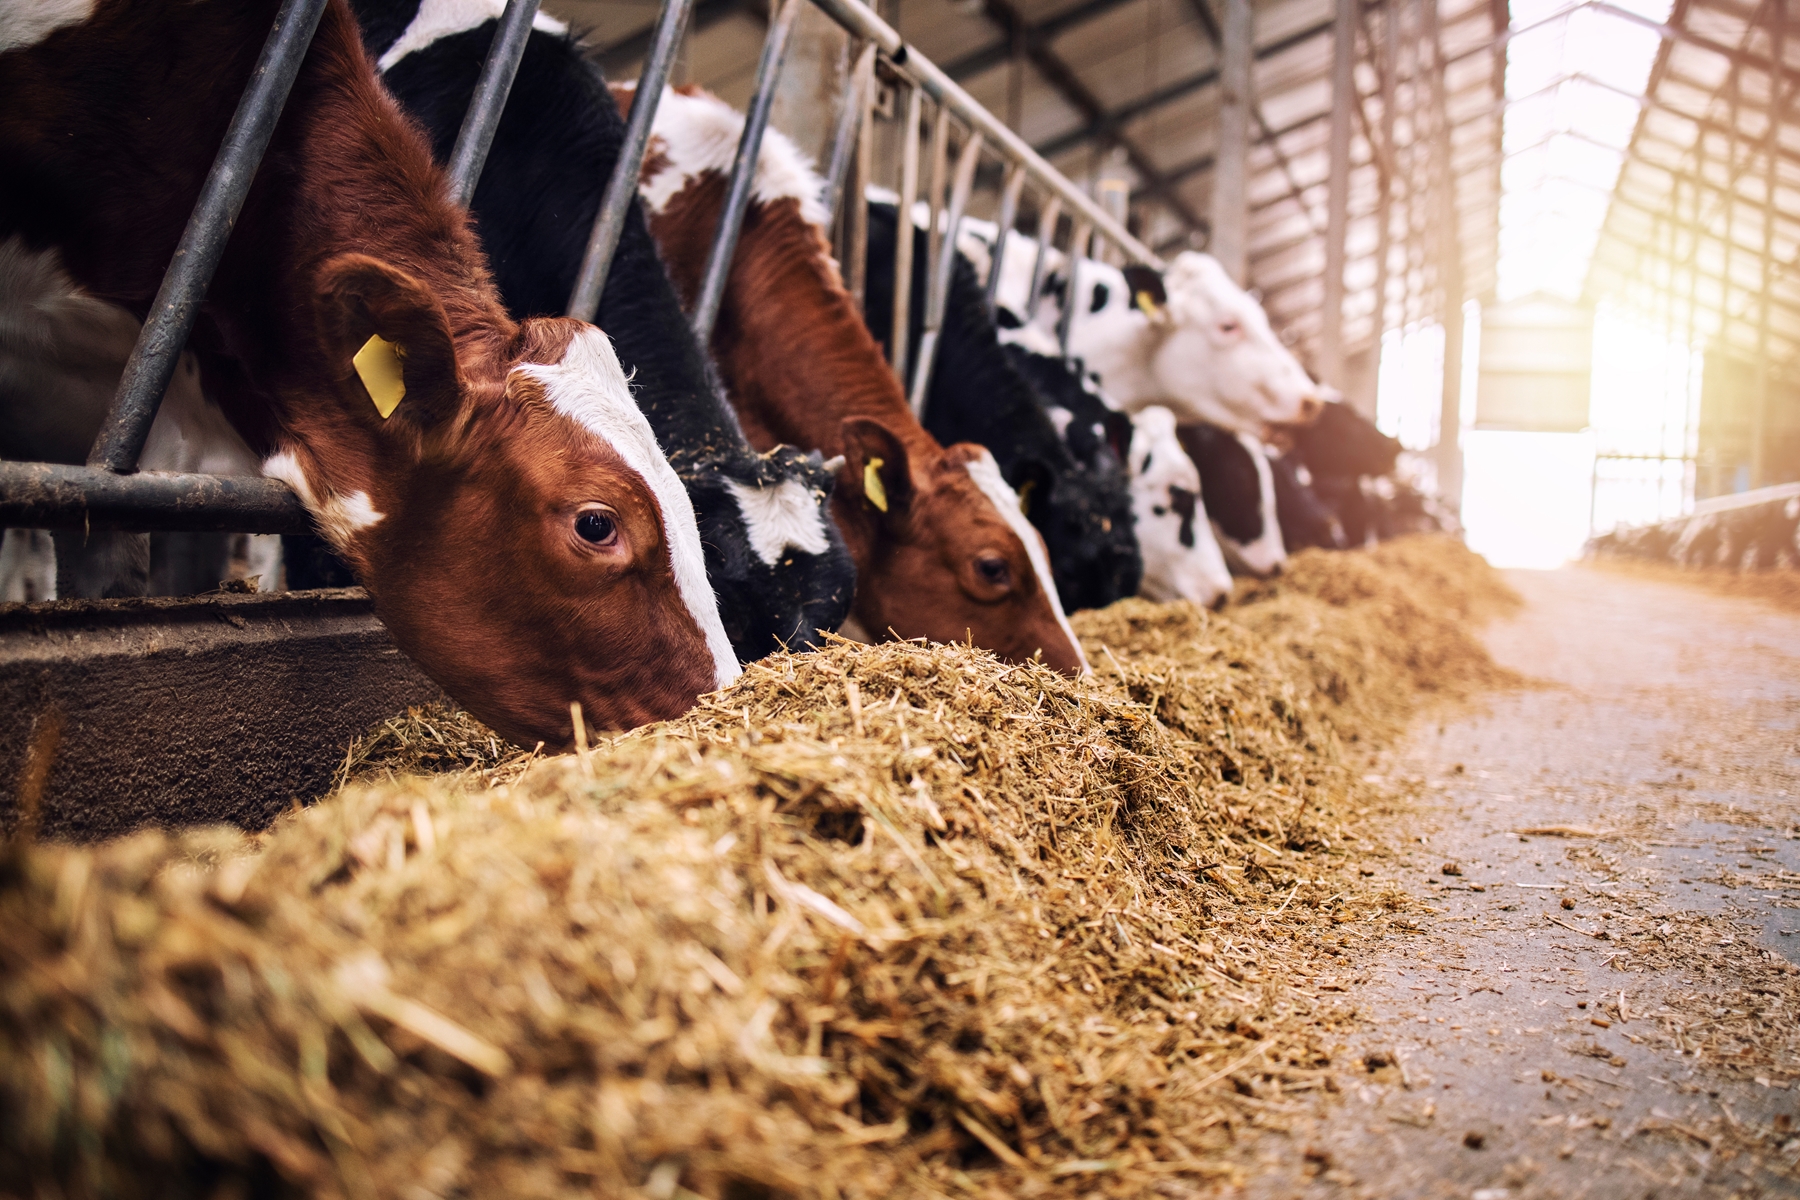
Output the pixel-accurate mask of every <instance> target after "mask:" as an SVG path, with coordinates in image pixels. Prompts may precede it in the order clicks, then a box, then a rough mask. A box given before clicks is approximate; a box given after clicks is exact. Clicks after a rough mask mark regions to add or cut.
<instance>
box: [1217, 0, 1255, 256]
mask: <svg viewBox="0 0 1800 1200" xmlns="http://www.w3.org/2000/svg"><path fill="white" fill-rule="evenodd" d="M1224 9H1225V12H1224V17H1225V19H1224V20H1223V22H1221V25H1220V30H1219V148H1218V153H1217V155H1216V156H1215V165H1214V167H1213V179H1212V185H1213V194H1212V214H1211V215H1212V240H1211V242H1210V243H1209V244H1208V247H1207V248H1208V249H1209V250H1210V251H1211V252H1212V256H1213V257H1214V258H1216V259H1218V260H1219V262H1220V264H1221V265H1223V266H1224V268H1225V272H1226V274H1228V275H1230V276H1231V277H1232V278H1233V279H1235V280H1237V281H1238V283H1239V284H1247V283H1248V282H1249V275H1250V247H1249V226H1250V207H1249V202H1248V196H1247V194H1246V191H1245V178H1246V174H1247V171H1248V162H1247V161H1246V160H1247V159H1248V157H1249V153H1250V137H1249V133H1250V67H1251V29H1252V22H1251V10H1250V0H1224Z"/></svg>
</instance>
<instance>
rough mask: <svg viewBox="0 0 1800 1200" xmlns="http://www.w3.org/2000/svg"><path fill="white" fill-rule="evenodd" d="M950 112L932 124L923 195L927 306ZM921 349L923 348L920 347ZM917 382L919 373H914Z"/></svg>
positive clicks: (941, 111)
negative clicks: (927, 171)
mask: <svg viewBox="0 0 1800 1200" xmlns="http://www.w3.org/2000/svg"><path fill="white" fill-rule="evenodd" d="M949 160H950V110H949V109H947V108H945V107H944V106H943V105H941V104H940V105H938V106H937V115H936V119H935V120H933V121H932V123H931V176H930V180H931V182H930V183H929V184H928V185H927V188H926V191H925V296H924V299H925V301H926V302H927V303H928V304H929V303H930V300H931V297H932V295H933V294H934V293H935V292H936V291H937V273H938V260H939V258H940V255H939V251H940V250H941V249H942V247H943V244H944V231H943V229H941V228H940V227H939V218H941V217H942V216H943V211H944V186H945V184H946V183H947V182H948V180H947V179H946V176H947V175H948V174H949V173H950V161H949ZM921 345H922V344H921ZM913 376H914V378H915V379H916V378H917V376H918V371H917V370H916V369H915V370H914V371H913Z"/></svg>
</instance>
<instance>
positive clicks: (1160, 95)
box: [1032, 21, 1331, 158]
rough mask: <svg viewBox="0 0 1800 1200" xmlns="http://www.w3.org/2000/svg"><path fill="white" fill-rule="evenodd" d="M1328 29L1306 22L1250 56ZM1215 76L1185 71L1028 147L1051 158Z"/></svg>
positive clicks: (1212, 71)
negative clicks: (1063, 131)
mask: <svg viewBox="0 0 1800 1200" xmlns="http://www.w3.org/2000/svg"><path fill="white" fill-rule="evenodd" d="M1330 32H1331V22H1330V21H1324V22H1321V23H1319V24H1317V25H1312V26H1309V27H1307V28H1306V29H1302V30H1299V31H1298V32H1296V33H1292V34H1289V35H1288V36H1287V37H1284V38H1281V39H1279V40H1278V41H1273V42H1270V43H1269V44H1268V45H1266V46H1260V47H1258V48H1257V50H1256V53H1255V55H1254V56H1253V57H1254V58H1255V60H1256V61H1257V62H1262V61H1264V60H1266V59H1269V58H1273V57H1274V56H1276V55H1277V54H1282V53H1285V52H1286V51H1289V50H1292V49H1293V48H1294V47H1295V46H1299V45H1302V44H1304V43H1306V42H1309V41H1311V40H1312V39H1313V38H1315V37H1318V36H1319V35H1320V34H1325V33H1330ZM1218 80H1219V69H1218V67H1216V66H1213V67H1208V68H1207V69H1206V70H1204V71H1199V72H1197V73H1195V74H1193V75H1189V76H1188V77H1187V78H1185V79H1177V80H1176V81H1175V82H1173V83H1168V84H1164V85H1163V86H1162V87H1160V88H1157V89H1156V90H1155V91H1153V92H1151V93H1150V94H1149V95H1147V96H1142V97H1140V98H1138V99H1136V100H1133V101H1132V102H1131V103H1130V104H1122V105H1120V106H1119V107H1118V108H1115V109H1113V110H1112V111H1111V112H1101V113H1100V114H1099V115H1098V116H1096V117H1093V118H1090V119H1089V121H1088V123H1087V124H1086V125H1083V126H1080V127H1079V128H1076V129H1072V130H1070V131H1069V132H1068V133H1063V134H1058V135H1057V136H1056V137H1053V138H1051V139H1050V140H1049V141H1046V142H1043V143H1041V144H1040V145H1037V146H1034V147H1032V149H1034V150H1036V151H1037V152H1038V153H1039V154H1041V155H1043V156H1044V157H1045V158H1054V157H1055V156H1057V155H1059V154H1062V153H1064V152H1065V151H1068V150H1072V149H1074V148H1075V147H1076V146H1079V145H1080V144H1081V143H1083V142H1086V141H1091V140H1093V139H1095V138H1102V137H1107V136H1110V135H1111V134H1112V133H1113V132H1114V131H1115V130H1117V129H1119V128H1121V127H1122V126H1124V125H1127V124H1129V123H1130V122H1132V121H1135V120H1137V119H1138V118H1139V117H1142V116H1144V115H1146V114H1148V113H1151V112H1154V111H1156V110H1157V109H1159V108H1162V107H1164V106H1165V105H1169V104H1173V103H1174V102H1175V101H1177V100H1181V99H1184V98H1186V97H1188V96H1191V95H1193V94H1194V93H1195V92H1198V91H1201V90H1203V89H1205V88H1207V87H1210V86H1211V85H1213V84H1215V83H1217V82H1218Z"/></svg>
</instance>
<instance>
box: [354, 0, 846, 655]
mask: <svg viewBox="0 0 1800 1200" xmlns="http://www.w3.org/2000/svg"><path fill="white" fill-rule="evenodd" d="M351 7H352V8H353V9H354V10H355V12H356V15H357V18H358V20H360V21H361V23H362V26H363V40H364V44H365V45H366V46H367V47H368V48H369V52H370V55H371V57H374V58H375V59H376V60H377V63H378V66H379V67H380V69H381V71H382V72H383V80H384V82H385V83H386V84H387V86H388V88H389V90H390V91H392V92H393V94H394V96H395V98H396V99H398V100H399V101H400V104H401V106H402V107H403V108H405V109H406V110H407V112H408V113H410V114H411V115H412V116H413V117H414V118H415V119H416V120H418V121H419V122H420V123H421V124H423V125H424V126H425V129H426V132H427V134H428V135H429V137H430V139H431V141H432V144H433V149H434V152H435V153H436V155H437V156H438V158H439V159H440V160H443V159H447V158H448V157H449V155H450V151H451V148H452V146H453V145H454V144H455V141H456V135H457V131H458V130H459V129H460V128H461V126H462V120H463V116H464V113H465V112H466V111H467V109H468V105H469V97H470V94H471V93H472V92H473V90H474V86H475V80H476V77H477V75H478V74H479V72H480V70H481V64H482V61H483V59H484V58H485V56H486V54H487V49H488V45H489V43H490V42H491V41H492V40H493V35H494V31H495V29H496V27H497V18H498V17H499V15H500V13H501V11H502V9H503V7H504V4H503V0H423V2H421V0H352V3H351ZM624 136H625V122H624V119H623V118H622V117H621V116H620V114H619V110H618V107H617V105H616V104H615V103H614V101H613V97H612V94H611V92H610V91H608V89H607V86H606V82H605V80H603V79H602V78H601V76H600V72H599V70H598V69H597V68H596V67H595V66H594V65H593V64H592V63H591V62H589V61H588V60H587V59H586V58H585V57H584V55H583V53H582V50H581V47H580V45H579V43H578V42H577V41H576V40H575V39H574V38H572V37H570V36H569V35H568V33H567V32H566V30H565V29H564V28H563V26H562V25H561V23H560V22H557V21H555V20H553V19H551V18H549V17H547V16H543V15H540V16H539V17H538V20H537V24H536V27H535V28H534V29H533V31H532V33H531V36H530V40H529V42H528V44H527V46H526V50H525V57H524V60H523V61H522V62H521V64H520V66H519V73H518V76H517V79H516V80H515V82H514V83H513V88H512V93H511V95H510V97H509V98H508V100H507V105H506V109H505V112H504V113H503V114H502V116H501V119H500V124H499V128H498V130H497V132H496V134H495V137H494V143H493V149H492V150H491V151H490V153H489V156H488V160H487V165H486V168H485V170H484V171H483V173H482V176H481V182H480V184H479V186H478V187H477V188H476V191H475V196H474V201H473V203H472V204H471V208H472V210H473V212H474V214H475V218H476V228H477V230H478V231H479V232H480V235H481V240H482V244H483V246H484V248H485V249H486V251H487V255H488V260H489V262H490V264H491V265H492V268H493V272H494V276H495V280H496V282H498V284H499V286H500V292H501V296H502V298H503V299H504V301H505V303H506V306H507V308H508V309H509V310H510V311H511V312H512V314H513V315H514V316H516V317H522V316H525V315H536V314H554V313H560V312H562V311H563V309H564V307H565V306H566V305H567V303H568V300H569V294H570V292H571V291H572V290H573V288H574V283H575V275H576V272H577V270H578V269H579V267H580V264H581V258H582V254H583V251H584V249H585V248H586V245H587V238H588V233H589V230H590V228H591V226H592V224H593V220H594V214H595V212H596V211H597V210H598V209H599V206H600V196H601V193H602V191H603V190H604V189H605V187H606V181H607V179H608V177H609V176H610V175H611V173H612V168H613V164H614V163H615V162H616V161H617V160H618V156H619V150H620V146H621V144H622V142H623V141H624ZM596 319H597V323H598V324H599V325H600V327H601V328H602V329H603V330H605V331H606V333H607V335H608V336H609V337H610V338H611V339H612V343H613V346H614V348H615V349H616V350H617V352H618V355H619V360H620V362H621V364H622V365H623V366H624V368H625V370H626V372H627V373H628V374H630V375H631V377H632V383H633V390H634V394H635V396H636V399H637V402H638V406H639V407H640V408H641V409H642V410H643V412H644V415H645V416H646V417H647V418H648V419H649V421H650V425H651V428H652V429H653V430H654V431H655V433H656V437H657V440H658V441H659V442H660V443H661V445H662V449H663V452H664V453H665V454H666V455H667V456H668V459H669V463H670V465H671V466H673V467H674V468H675V471H676V474H677V475H679V476H680V477H681V481H682V483H683V485H684V486H685V487H686V489H687V491H688V494H689V496H690V497H691V498H692V500H693V504H694V510H695V515H696V516H697V517H698V519H699V524H700V535H701V541H702V543H703V545H704V547H705V553H706V571H707V577H708V579H709V580H710V581H711V583H712V586H713V590H714V591H715V592H716V593H717V594H718V598H719V613H720V616H721V617H722V618H723V619H724V621H725V627H726V631H727V633H728V634H729V635H730V637H731V642H732V645H733V647H734V648H735V649H736V650H737V653H738V655H739V657H740V658H742V659H743V660H744V661H749V660H751V659H755V658H760V657H762V656H763V655H765V654H768V653H770V652H771V651H773V650H776V649H778V648H779V647H780V646H782V645H786V646H790V647H793V648H796V649H798V648H803V647H807V646H811V645H814V644H816V642H817V631H819V630H835V629H837V628H838V627H839V626H840V625H841V624H842V623H843V620H844V617H845V616H846V614H847V613H848V612H849V606H850V600H851V596H852V593H853V590H854V586H855V575H854V568H853V566H852V565H851V561H850V556H849V553H848V551H847V550H846V549H845V547H844V543H843V539H842V537H841V535H840V534H839V533H838V530H837V528H836V526H835V525H834V524H833V523H832V521H831V518H830V515H829V512H828V511H827V504H828V502H829V495H830V490H831V487H832V480H833V472H831V471H830V470H827V469H826V467H825V466H824V465H823V464H822V463H821V462H820V461H818V456H816V455H814V456H810V457H809V456H807V455H804V454H802V453H800V452H799V451H797V450H794V449H792V448H790V447H777V448H776V449H774V450H772V451H770V452H769V453H767V454H762V455H759V454H757V453H756V452H755V451H753V450H752V449H751V448H750V446H749V444H748V443H747V442H746V441H745V440H744V435H743V433H742V431H741V429H740V428H739V426H738V423H737V419H736V417H735V416H734V415H733V414H732V412H731V409H730V407H729V406H728V405H727V403H726V401H725V399H724V397H723V395H722V394H721V391H720V387H719V384H718V382H717V379H716V376H715V375H714V373H713V371H712V367H711V364H710V363H709V361H708V359H707V357H706V355H705V353H704V351H703V350H702V349H701V347H700V346H699V344H698V343H697V342H696V341H695V339H694V336H693V333H692V331H691V329H690V327H689V325H688V323H687V319H686V317H685V316H684V315H683V313H682V310H681V304H680V301H679V300H678V299H677V297H676V294H675V289H674V287H673V286H672V285H671V284H670V282H669V279H668V275H667V273H666V272H665V271H664V269H663V266H662V263H661V260H660V259H659V258H658V257H657V252H656V247H655V244H654V243H653V242H652V241H651V238H650V234H649V231H648V229H647V228H646V227H645V224H644V218H643V214H642V211H641V209H640V207H639V202H638V201H636V200H634V201H633V202H632V206H631V211H630V213H629V215H628V217H627V219H626V222H625V230H624V233H623V235H622V236H621V238H620V241H619V248H618V251H617V253H616V255H615V257H614V259H613V265H612V273H611V275H610V276H609V277H608V279H607V285H606V289H605V292H604V294H603V295H602V297H601V301H600V311H599V313H598V314H597V318H596Z"/></svg>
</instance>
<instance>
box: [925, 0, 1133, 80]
mask: <svg viewBox="0 0 1800 1200" xmlns="http://www.w3.org/2000/svg"><path fill="white" fill-rule="evenodd" d="M1130 3H1132V0H1085V3H1082V4H1077V5H1076V6H1075V7H1074V8H1071V9H1067V10H1065V11H1063V12H1060V13H1057V14H1056V15H1055V16H1054V17H1047V18H1045V19H1044V20H1042V21H1039V22H1038V23H1037V24H1036V25H1027V26H1026V27H1025V30H1024V43H1025V46H1026V48H1027V49H1029V48H1030V47H1032V46H1048V45H1049V44H1050V43H1051V42H1053V41H1055V40H1056V39H1057V38H1058V37H1061V36H1062V35H1063V34H1065V33H1067V32H1068V31H1069V30H1071V29H1073V28H1075V27H1076V26H1077V25H1085V24H1086V23H1087V22H1089V21H1092V20H1094V19H1095V18H1096V17H1102V16H1105V15H1106V14H1107V13H1109V12H1111V11H1112V10H1113V9H1115V8H1121V7H1123V6H1124V5H1126V4H1130ZM1012 56H1013V44H1012V41H1011V40H1010V39H1002V40H1000V41H998V42H995V43H993V44H992V45H991V46H983V47H982V48H981V49H979V50H974V51H971V52H969V53H968V54H965V55H963V56H962V57H961V58H959V59H956V60H955V61H954V62H950V63H946V64H945V65H944V74H946V75H948V76H950V78H952V79H954V80H956V82H958V83H966V82H968V81H969V80H970V79H973V78H974V77H975V76H977V75H979V74H981V73H982V72H983V71H987V70H991V69H992V68H994V67H997V66H999V65H1000V64H1002V63H1004V62H1007V61H1008V60H1010V59H1011V58H1012Z"/></svg>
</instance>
